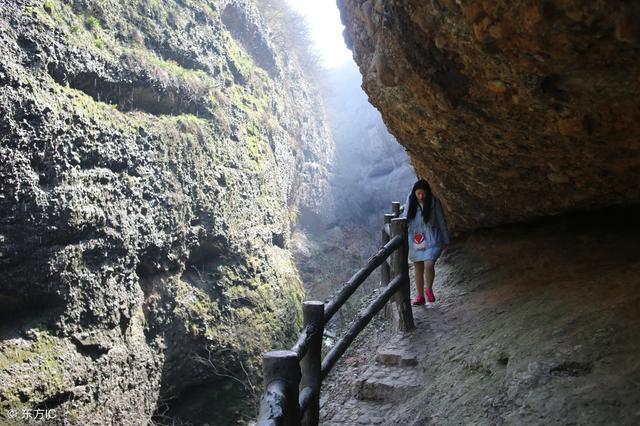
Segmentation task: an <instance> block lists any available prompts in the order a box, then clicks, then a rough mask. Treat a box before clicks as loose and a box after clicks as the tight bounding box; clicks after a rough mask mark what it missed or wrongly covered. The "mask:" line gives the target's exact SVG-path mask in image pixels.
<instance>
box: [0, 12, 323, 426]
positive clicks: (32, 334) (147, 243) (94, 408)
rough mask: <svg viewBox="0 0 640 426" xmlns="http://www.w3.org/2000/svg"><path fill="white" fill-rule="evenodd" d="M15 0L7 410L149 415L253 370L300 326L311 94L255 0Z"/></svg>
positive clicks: (8, 36)
mask: <svg viewBox="0 0 640 426" xmlns="http://www.w3.org/2000/svg"><path fill="white" fill-rule="evenodd" d="M5 3H6V2H5ZM5 3H3V5H2V7H0V56H1V57H2V63H0V317H1V320H2V321H1V322H2V328H1V330H0V331H1V334H0V423H4V422H5V420H7V418H8V416H9V414H10V410H11V409H15V410H18V411H19V410H21V409H22V408H34V407H39V406H47V407H48V408H57V409H58V410H59V411H58V413H59V414H60V416H62V415H63V414H64V419H62V420H61V421H64V422H66V423H68V424H73V423H77V424H89V422H90V421H91V422H97V423H99V424H105V423H117V424H147V423H148V421H149V419H150V417H151V416H152V414H153V413H154V410H155V409H156V407H157V406H158V404H160V403H161V402H162V401H164V400H167V399H169V398H173V397H175V396H176V395H179V394H180V393H181V392H182V391H184V390H185V389H188V388H190V387H192V386H195V385H198V384H201V383H211V382H214V381H215V380H219V379H220V378H221V377H224V376H235V377H238V378H239V379H240V380H243V381H245V382H247V383H250V382H253V383H256V382H257V376H258V375H259V374H258V373H259V370H260V366H259V361H260V357H259V354H260V353H261V352H262V351H264V350H267V349H270V348H272V347H273V346H280V345H285V344H286V342H287V341H288V340H289V339H291V338H292V337H293V334H294V332H297V331H298V330H297V326H298V325H299V323H300V320H301V318H300V312H299V309H300V307H301V299H302V287H301V284H300V281H299V276H298V272H297V270H296V268H295V266H294V264H293V262H292V259H291V255H290V253H289V251H288V249H287V244H288V238H289V226H290V223H289V222H290V220H291V215H290V210H293V209H295V208H296V205H297V204H299V203H308V204H311V206H310V208H312V207H313V205H312V204H313V203H315V202H316V200H313V199H311V198H309V199H305V198H304V196H303V194H302V193H301V190H302V189H305V188H307V189H305V191H304V192H306V193H310V192H312V191H311V188H313V190H314V193H315V194H316V196H319V195H318V194H319V192H318V191H319V189H318V187H321V186H322V185H323V182H326V164H325V162H326V155H327V154H328V153H330V152H331V149H329V148H327V146H326V144H327V142H328V140H329V137H328V131H327V128H326V125H325V123H324V122H323V121H322V119H316V117H317V116H318V115H317V111H319V110H321V108H320V107H319V106H318V97H317V95H316V93H315V92H314V91H313V90H312V89H311V88H310V87H309V85H308V84H307V83H305V80H304V78H303V76H302V75H301V73H300V71H299V69H298V67H297V65H296V64H295V63H294V60H293V59H291V58H290V59H286V58H284V57H283V56H282V55H281V54H280V53H278V51H277V49H276V48H275V47H274V46H273V45H272V43H271V41H270V40H269V36H268V32H267V31H266V30H265V28H264V24H263V22H262V21H261V19H260V17H259V15H258V13H257V12H256V10H255V9H254V8H253V6H252V5H251V3H249V2H247V1H244V0H237V1H208V2H192V1H164V2H155V1H146V0H145V1H142V0H140V1H133V2H118V1H109V2H104V1H85V0H64V1H62V0H49V1H45V2H42V1H11V2H9V3H8V4H5ZM283 324H284V325H285V328H282V325H283ZM207 397H208V398H209V399H210V401H211V400H212V399H215V398H214V397H213V396H207V395H202V398H207ZM209 405H210V404H209ZM223 408H226V407H223Z"/></svg>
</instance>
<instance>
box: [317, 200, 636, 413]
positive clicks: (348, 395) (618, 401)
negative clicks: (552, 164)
mask: <svg viewBox="0 0 640 426" xmlns="http://www.w3.org/2000/svg"><path fill="white" fill-rule="evenodd" d="M635 213H637V210H636V211H635V212H629V211H609V212H606V213H594V214H589V215H581V216H570V217H563V218H558V219H554V220H547V221H545V222H540V223H537V224H532V225H527V226H513V227H508V228H501V229H494V230H485V231H481V232H477V233H475V234H473V235H471V236H467V237H465V238H463V239H460V240H459V241H457V242H456V244H454V245H452V246H451V247H449V249H448V250H447V251H446V253H445V255H444V256H443V257H442V258H441V259H440V261H439V262H438V264H437V267H436V269H437V278H436V284H435V293H436V297H437V299H438V300H437V302H436V303H435V304H433V305H428V306H426V307H416V308H414V315H415V318H416V324H417V328H416V330H414V331H413V332H411V333H407V334H404V335H400V334H392V333H390V332H389V331H388V330H387V331H385V330H378V331H374V330H371V331H369V332H368V334H367V335H365V336H363V338H362V339H360V341H359V344H358V346H357V347H355V348H353V350H350V351H349V352H348V353H347V354H346V355H345V358H343V360H342V361H341V362H340V363H339V364H338V366H337V367H336V369H335V371H334V372H333V373H332V374H331V376H330V379H329V381H328V382H327V383H326V384H325V385H324V387H323V399H322V404H323V407H322V424H325V425H334V424H398V425H436V424H437V425H449V424H450V425H458V424H478V425H495V424H509V425H521V424H527V425H530V424H533V425H538V424H539V425H554V424H558V425H560V424H562V425H566V424H573V425H609V424H611V425H637V424H640V250H639V249H640V231H639V230H638V229H637V228H640V227H638V226H635V225H633V222H634V218H635V217H640V216H637V215H636V214H635Z"/></svg>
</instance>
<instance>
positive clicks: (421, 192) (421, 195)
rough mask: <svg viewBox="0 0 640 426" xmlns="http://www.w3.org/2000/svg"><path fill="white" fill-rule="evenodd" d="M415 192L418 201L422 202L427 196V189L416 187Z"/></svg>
mask: <svg viewBox="0 0 640 426" xmlns="http://www.w3.org/2000/svg"><path fill="white" fill-rule="evenodd" d="M415 194H416V198H417V199H418V201H419V202H421V203H424V200H425V199H426V198H427V191H425V190H424V189H416V192H415Z"/></svg>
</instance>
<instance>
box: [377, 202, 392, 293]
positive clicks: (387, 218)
mask: <svg viewBox="0 0 640 426" xmlns="http://www.w3.org/2000/svg"><path fill="white" fill-rule="evenodd" d="M391 219H393V214H389V213H387V214H385V215H384V224H383V225H382V247H384V245H385V244H387V243H388V242H389V240H390V239H391V237H390V236H389V234H387V229H386V228H387V227H391ZM389 273H390V268H389V264H388V263H387V262H383V263H382V265H380V286H381V287H386V286H387V284H389V281H391V276H390V275H389Z"/></svg>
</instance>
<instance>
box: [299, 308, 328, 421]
mask: <svg viewBox="0 0 640 426" xmlns="http://www.w3.org/2000/svg"><path fill="white" fill-rule="evenodd" d="M302 313H303V315H304V326H305V327H306V326H311V327H312V329H313V330H314V334H313V337H312V338H311V341H310V342H309V349H308V350H307V353H306V355H305V356H304V357H303V358H302V360H301V361H300V368H301V370H302V380H301V382H300V390H301V391H302V390H304V389H305V388H307V387H308V388H311V391H312V397H311V401H310V402H309V405H307V408H306V410H305V412H304V415H303V416H302V423H301V424H302V426H318V424H319V422H320V385H321V383H322V378H321V362H322V335H323V334H324V303H323V302H318V301H315V300H314V301H307V302H304V306H303V308H302Z"/></svg>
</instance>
